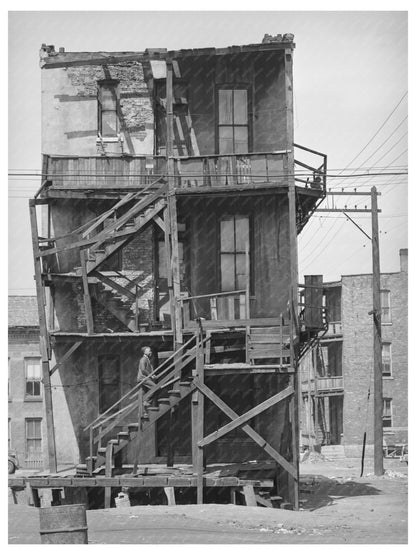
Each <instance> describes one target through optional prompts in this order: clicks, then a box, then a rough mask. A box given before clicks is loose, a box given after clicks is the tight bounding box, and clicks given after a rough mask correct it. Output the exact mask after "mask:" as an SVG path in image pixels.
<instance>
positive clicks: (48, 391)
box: [29, 199, 57, 472]
mask: <svg viewBox="0 0 416 555" xmlns="http://www.w3.org/2000/svg"><path fill="white" fill-rule="evenodd" d="M29 212H30V225H31V232H32V248H33V261H34V268H35V282H36V297H37V305H38V317H39V331H40V354H41V357H42V378H43V389H44V400H45V420H46V433H47V437H48V464H49V470H50V472H56V471H57V462H56V444H55V427H54V419H53V405H52V388H51V376H50V372H49V357H50V344H49V334H48V329H47V326H46V314H45V304H44V290H43V287H44V286H43V282H42V268H41V261H40V257H39V235H38V223H37V216H36V204H35V201H34V200H33V199H32V200H30V201H29Z"/></svg>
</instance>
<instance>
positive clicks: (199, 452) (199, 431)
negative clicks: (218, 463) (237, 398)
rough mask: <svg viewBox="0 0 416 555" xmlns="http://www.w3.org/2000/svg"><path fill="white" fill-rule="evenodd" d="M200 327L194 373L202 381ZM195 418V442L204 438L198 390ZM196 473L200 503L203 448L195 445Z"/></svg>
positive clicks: (202, 489)
mask: <svg viewBox="0 0 416 555" xmlns="http://www.w3.org/2000/svg"><path fill="white" fill-rule="evenodd" d="M202 338H203V335H202V329H200V330H199V331H198V345H197V355H196V374H197V377H198V379H199V381H200V382H201V383H204V348H203V343H202ZM197 403H198V404H197V414H196V416H197V418H196V421H195V422H194V424H195V425H196V432H195V434H192V437H193V438H195V442H196V443H197V442H198V441H200V440H202V439H203V438H204V396H203V394H202V393H201V392H200V391H198V393H197ZM195 470H196V473H197V493H196V498H197V500H196V502H197V503H198V504H202V503H203V502H204V448H203V447H198V446H197V445H196V446H195V466H194V471H195Z"/></svg>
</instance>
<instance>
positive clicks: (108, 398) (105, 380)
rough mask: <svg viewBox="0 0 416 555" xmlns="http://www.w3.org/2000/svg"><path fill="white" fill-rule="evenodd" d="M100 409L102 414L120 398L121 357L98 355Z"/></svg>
mask: <svg viewBox="0 0 416 555" xmlns="http://www.w3.org/2000/svg"><path fill="white" fill-rule="evenodd" d="M98 376H99V411H100V413H101V414H102V413H103V412H105V411H106V410H107V409H109V408H110V407H111V406H112V405H114V403H115V402H116V401H118V400H119V399H120V357H119V356H118V355H101V356H99V357H98Z"/></svg>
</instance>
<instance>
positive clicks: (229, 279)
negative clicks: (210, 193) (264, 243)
mask: <svg viewBox="0 0 416 555" xmlns="http://www.w3.org/2000/svg"><path fill="white" fill-rule="evenodd" d="M249 231H250V222H249V218H248V217H247V216H224V217H223V218H222V219H221V222H220V257H221V264H220V266H221V291H237V290H241V289H245V287H246V248H247V249H248V251H250V247H249V236H250V233H249Z"/></svg>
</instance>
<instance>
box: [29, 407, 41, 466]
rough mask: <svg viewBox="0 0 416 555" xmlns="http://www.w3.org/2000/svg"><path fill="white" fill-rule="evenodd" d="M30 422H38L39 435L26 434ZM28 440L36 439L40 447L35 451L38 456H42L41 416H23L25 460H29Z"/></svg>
mask: <svg viewBox="0 0 416 555" xmlns="http://www.w3.org/2000/svg"><path fill="white" fill-rule="evenodd" d="M29 422H30V423H32V422H39V436H36V435H34V436H33V437H32V436H30V437H29V434H28V424H29ZM29 441H35V442H36V441H38V442H39V446H40V449H39V450H36V451H35V453H39V455H40V458H42V456H43V437H42V418H41V417H28V418H25V460H26V461H31V459H30V453H29V449H28V445H29V443H28V442H29Z"/></svg>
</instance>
